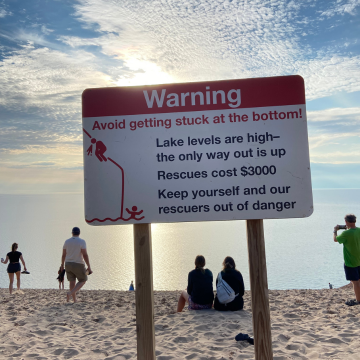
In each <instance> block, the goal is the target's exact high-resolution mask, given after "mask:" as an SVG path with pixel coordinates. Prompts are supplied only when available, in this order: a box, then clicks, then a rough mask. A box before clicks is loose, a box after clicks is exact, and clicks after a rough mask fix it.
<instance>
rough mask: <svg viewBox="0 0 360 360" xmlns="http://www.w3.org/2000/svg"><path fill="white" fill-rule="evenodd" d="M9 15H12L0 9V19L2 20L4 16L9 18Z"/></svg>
mask: <svg viewBox="0 0 360 360" xmlns="http://www.w3.org/2000/svg"><path fill="white" fill-rule="evenodd" d="M11 15H12V13H11V12H8V11H6V10H5V9H0V19H1V18H4V17H5V16H11Z"/></svg>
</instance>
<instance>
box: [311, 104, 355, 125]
mask: <svg viewBox="0 0 360 360" xmlns="http://www.w3.org/2000/svg"><path fill="white" fill-rule="evenodd" d="M307 118H308V121H310V122H317V121H332V122H333V121H336V122H340V123H341V124H344V123H350V124H355V123H359V124H360V107H353V108H332V109H325V110H319V111H308V112H307Z"/></svg>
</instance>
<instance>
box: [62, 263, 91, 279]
mask: <svg viewBox="0 0 360 360" xmlns="http://www.w3.org/2000/svg"><path fill="white" fill-rule="evenodd" d="M65 271H66V277H67V279H68V280H69V281H75V280H76V279H78V281H80V282H85V281H87V279H88V277H87V275H86V269H85V265H84V264H80V263H74V262H67V263H65Z"/></svg>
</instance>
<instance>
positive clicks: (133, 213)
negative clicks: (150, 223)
mask: <svg viewBox="0 0 360 360" xmlns="http://www.w3.org/2000/svg"><path fill="white" fill-rule="evenodd" d="M131 210H132V211H130V210H129V209H128V208H126V211H127V212H128V213H129V214H130V217H129V218H128V219H126V220H125V219H124V220H125V221H128V220H131V219H134V220H142V219H143V218H144V217H145V216H142V217H141V218H139V219H137V218H136V215H140V214H141V213H142V212H143V211H144V210H140V211H137V206H133V207H132V208H131Z"/></svg>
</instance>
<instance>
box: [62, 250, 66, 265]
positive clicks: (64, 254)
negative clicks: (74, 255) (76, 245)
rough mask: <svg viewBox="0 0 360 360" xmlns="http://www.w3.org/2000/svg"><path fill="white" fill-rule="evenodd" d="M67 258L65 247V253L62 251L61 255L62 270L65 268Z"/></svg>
mask: <svg viewBox="0 0 360 360" xmlns="http://www.w3.org/2000/svg"><path fill="white" fill-rule="evenodd" d="M65 258H66V249H63V253H62V256H61V270H63V269H64V264H65Z"/></svg>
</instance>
